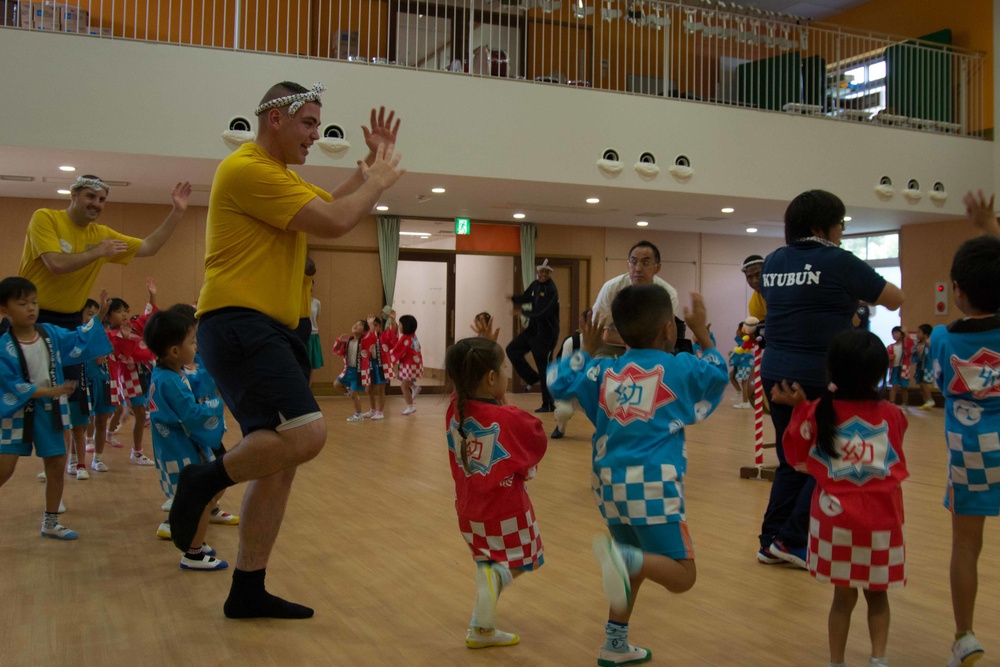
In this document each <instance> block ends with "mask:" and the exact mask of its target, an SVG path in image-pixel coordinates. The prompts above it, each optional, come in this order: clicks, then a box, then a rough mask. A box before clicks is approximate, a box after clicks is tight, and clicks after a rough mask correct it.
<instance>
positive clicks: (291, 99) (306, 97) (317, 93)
mask: <svg viewBox="0 0 1000 667" xmlns="http://www.w3.org/2000/svg"><path fill="white" fill-rule="evenodd" d="M324 90H326V86H324V85H323V84H322V83H317V84H313V87H312V89H311V90H307V91H306V92H304V93H295V94H294V95H285V96H284V97H279V98H277V99H275V100H271V101H270V102H265V103H264V104H261V105H260V106H259V107H257V109H256V110H255V111H254V112H253V113H254V115H255V116H259V115H261V114H262V113H264V112H265V111H268V110H269V109H280V108H281V107H283V106H288V105H291V106H289V107H288V115H289V116H294V115H295V112H296V111H298V110H299V109H301V108H302V105H303V104H305V103H306V102H319V101H320V100H321V99H322V98H323V91H324Z"/></svg>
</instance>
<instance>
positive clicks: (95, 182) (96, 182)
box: [69, 176, 111, 194]
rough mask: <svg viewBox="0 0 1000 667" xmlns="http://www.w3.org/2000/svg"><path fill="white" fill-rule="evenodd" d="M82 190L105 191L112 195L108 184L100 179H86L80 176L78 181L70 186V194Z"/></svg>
mask: <svg viewBox="0 0 1000 667" xmlns="http://www.w3.org/2000/svg"><path fill="white" fill-rule="evenodd" d="M81 188H90V189H91V190H104V192H105V193H107V194H111V188H110V187H109V186H108V184H107V183H105V182H104V181H102V180H101V179H99V178H85V177H83V176H80V177H78V178H77V179H76V182H75V183H73V185H71V186H70V188H69V189H70V192H76V191H77V190H80V189H81Z"/></svg>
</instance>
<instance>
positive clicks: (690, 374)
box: [671, 347, 729, 424]
mask: <svg viewBox="0 0 1000 667" xmlns="http://www.w3.org/2000/svg"><path fill="white" fill-rule="evenodd" d="M728 384H729V374H728V373H727V372H726V362H725V360H724V359H723V358H722V355H721V354H719V351H718V350H717V349H715V348H714V347H713V348H711V349H709V350H705V351H704V353H703V354H702V357H701V359H699V358H697V357H695V356H694V355H693V354H678V355H676V356H675V357H674V365H673V367H672V368H671V386H672V387H677V388H678V389H679V390H680V391H678V393H679V394H680V393H683V398H684V400H683V401H680V402H679V404H680V405H681V406H683V409H684V410H685V412H686V414H685V415H684V422H685V423H686V424H696V423H698V422H700V421H702V420H704V419H705V418H706V417H708V416H709V415H710V414H712V413H713V412H714V411H715V409H716V408H717V407H719V403H721V402H722V395H723V393H724V392H725V391H726V386H727V385H728ZM681 388H683V389H681Z"/></svg>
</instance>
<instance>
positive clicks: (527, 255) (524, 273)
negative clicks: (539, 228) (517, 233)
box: [521, 222, 536, 289]
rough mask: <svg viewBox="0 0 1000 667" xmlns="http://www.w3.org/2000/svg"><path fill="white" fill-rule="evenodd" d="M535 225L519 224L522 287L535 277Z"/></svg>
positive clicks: (525, 287) (526, 287) (526, 285)
mask: <svg viewBox="0 0 1000 667" xmlns="http://www.w3.org/2000/svg"><path fill="white" fill-rule="evenodd" d="M535 236H536V230H535V226H534V225H533V224H531V223H530V222H526V223H523V224H522V225H521V282H523V283H524V289H528V285H530V284H531V281H532V280H534V279H535Z"/></svg>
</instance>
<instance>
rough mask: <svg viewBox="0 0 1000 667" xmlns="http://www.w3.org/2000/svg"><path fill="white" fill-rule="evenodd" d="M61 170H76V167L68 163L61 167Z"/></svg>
mask: <svg viewBox="0 0 1000 667" xmlns="http://www.w3.org/2000/svg"><path fill="white" fill-rule="evenodd" d="M59 170H60V171H76V167H71V166H69V165H68V164H64V165H63V166H61V167H59Z"/></svg>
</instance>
